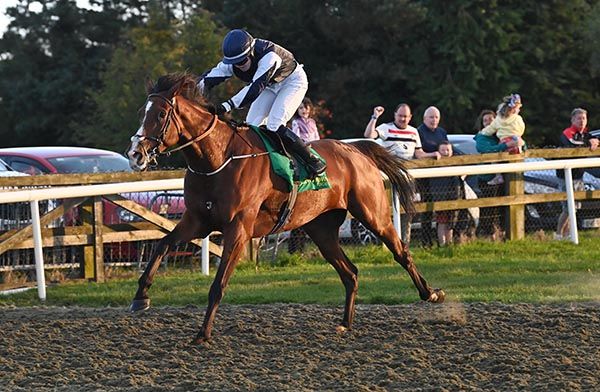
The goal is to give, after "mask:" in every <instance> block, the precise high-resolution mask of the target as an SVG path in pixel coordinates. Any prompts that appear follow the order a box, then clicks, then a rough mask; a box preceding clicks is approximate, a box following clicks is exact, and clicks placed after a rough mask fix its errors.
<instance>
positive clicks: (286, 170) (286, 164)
mask: <svg viewBox="0 0 600 392" xmlns="http://www.w3.org/2000/svg"><path fill="white" fill-rule="evenodd" d="M250 128H252V130H253V131H254V132H256V133H257V134H258V136H260V138H261V140H262V141H263V143H264V144H265V148H266V150H267V151H268V152H269V157H270V158H271V167H273V170H274V171H275V173H276V174H277V175H278V176H279V177H281V178H283V179H284V180H285V181H286V182H287V184H288V186H289V190H290V191H291V190H292V187H293V185H294V181H297V182H298V193H300V192H304V191H309V190H312V191H315V190H318V189H327V188H331V185H330V184H329V179H328V178H327V173H323V174H320V175H318V176H317V177H315V178H314V179H312V180H311V179H309V178H308V169H307V168H306V166H305V165H304V163H303V162H302V161H301V160H297V162H298V166H299V169H298V174H299V178H294V169H293V162H292V160H291V159H290V158H288V157H287V156H285V155H283V154H281V153H280V152H278V151H277V150H276V149H275V148H274V147H273V143H272V142H271V139H270V138H269V137H268V136H267V135H265V134H264V132H265V131H263V130H262V129H260V128H258V127H255V126H254V125H250ZM311 151H312V153H313V154H315V155H316V156H317V157H318V158H319V159H320V160H322V161H323V162H325V160H324V159H323V158H321V156H320V155H319V154H317V152H316V151H315V150H314V149H312V148H311Z"/></svg>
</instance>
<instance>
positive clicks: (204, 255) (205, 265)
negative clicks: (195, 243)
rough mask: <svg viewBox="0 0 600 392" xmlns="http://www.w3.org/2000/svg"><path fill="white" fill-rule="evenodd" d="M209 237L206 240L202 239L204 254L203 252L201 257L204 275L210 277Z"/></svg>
mask: <svg viewBox="0 0 600 392" xmlns="http://www.w3.org/2000/svg"><path fill="white" fill-rule="evenodd" d="M209 237H210V236H206V237H204V238H202V252H201V256H202V275H208V273H209V272H208V243H209Z"/></svg>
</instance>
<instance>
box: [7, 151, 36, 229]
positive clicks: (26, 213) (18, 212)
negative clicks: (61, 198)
mask: <svg viewBox="0 0 600 392" xmlns="http://www.w3.org/2000/svg"><path fill="white" fill-rule="evenodd" d="M23 176H25V177H26V176H27V174H25V173H21V172H18V171H16V170H13V169H12V168H11V167H10V166H9V165H7V164H6V162H4V161H3V160H1V159H0V177H23ZM46 204H47V203H46ZM30 220H31V212H30V208H29V203H13V204H0V231H6V230H10V229H11V228H13V227H15V226H17V225H18V224H20V223H22V222H24V221H30Z"/></svg>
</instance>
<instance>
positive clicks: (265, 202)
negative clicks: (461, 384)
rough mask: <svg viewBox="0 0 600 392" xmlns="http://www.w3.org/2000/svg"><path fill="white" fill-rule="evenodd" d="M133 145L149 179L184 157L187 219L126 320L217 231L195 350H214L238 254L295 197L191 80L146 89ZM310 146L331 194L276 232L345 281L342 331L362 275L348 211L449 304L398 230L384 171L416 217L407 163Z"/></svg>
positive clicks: (373, 151) (248, 137)
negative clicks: (179, 260)
mask: <svg viewBox="0 0 600 392" xmlns="http://www.w3.org/2000/svg"><path fill="white" fill-rule="evenodd" d="M131 141H132V143H131V146H130V148H129V150H128V152H127V156H128V157H129V161H130V165H131V167H132V168H133V169H135V170H140V171H141V170H146V169H147V168H148V167H149V166H150V165H151V164H152V163H153V162H155V161H156V158H157V157H158V156H159V155H163V154H168V153H170V152H173V151H175V150H180V151H181V152H182V153H183V155H184V157H185V160H186V163H187V165H188V170H187V172H186V175H185V185H184V198H185V205H186V211H185V213H184V214H183V217H182V218H181V220H180V221H179V223H178V224H177V226H176V227H175V228H174V229H173V231H172V232H171V233H169V234H167V235H166V236H165V237H163V239H162V240H161V241H160V242H159V243H158V246H157V248H156V250H155V252H154V254H153V255H152V257H151V259H150V261H149V263H148V265H147V266H146V269H145V270H144V272H143V273H142V275H141V276H140V278H139V281H138V283H139V286H138V290H137V292H136V294H135V297H134V300H133V302H132V304H131V307H130V310H131V311H139V310H145V309H147V308H149V307H150V299H149V297H148V289H149V288H150V286H151V285H152V282H153V280H154V275H155V274H156V271H157V269H158V267H159V265H160V262H161V260H162V259H163V257H164V256H165V255H166V254H167V253H168V251H169V249H170V248H171V247H172V246H174V245H175V244H177V243H180V242H187V241H190V240H192V239H195V238H204V237H206V236H208V235H209V234H210V233H211V232H213V231H219V232H221V233H223V254H222V257H221V263H220V264H219V267H218V270H217V272H216V275H215V278H214V281H213V283H212V285H211V287H210V291H209V295H208V306H207V309H206V314H205V317H204V322H203V324H202V327H201V329H200V331H199V332H198V334H197V336H196V338H195V339H194V340H193V343H201V342H205V341H208V340H209V339H210V338H211V333H212V328H213V322H214V319H215V316H216V312H217V308H218V306H219V303H220V301H221V299H222V298H223V295H224V291H225V289H226V287H227V284H228V282H229V279H230V278H231V275H232V273H233V270H234V268H235V267H236V265H237V263H238V262H239V259H240V253H241V251H242V250H243V249H244V246H245V245H246V244H247V243H248V241H250V239H251V238H259V237H263V236H265V235H267V234H268V233H269V232H270V231H271V230H272V229H273V227H274V226H275V225H276V223H277V222H278V214H279V212H280V210H281V209H282V206H284V204H286V201H287V200H288V198H289V196H290V192H289V187H288V184H287V183H286V182H284V180H283V179H282V178H280V177H279V176H277V175H276V174H275V173H274V171H273V170H272V169H271V166H270V161H269V156H268V154H267V153H266V152H265V148H264V144H263V142H262V141H261V139H260V137H259V136H258V135H257V134H256V133H255V132H253V131H251V130H249V129H248V128H247V127H239V126H235V125H232V124H231V123H228V122H224V121H222V120H221V119H219V118H218V116H217V115H216V114H215V110H214V106H213V105H211V104H210V103H209V102H208V101H207V100H206V99H205V98H204V97H202V95H201V93H200V91H199V90H198V89H197V87H196V77H195V76H194V75H192V74H190V73H175V74H169V75H165V76H162V77H160V78H159V79H158V80H157V81H156V82H155V83H154V84H149V85H148V98H147V100H146V104H145V106H144V108H143V119H142V122H141V126H140V128H139V129H138V131H137V133H136V134H135V135H134V136H133V137H132V138H131ZM312 146H313V148H314V149H315V150H316V151H317V152H318V153H319V154H320V155H321V157H323V158H324V159H325V160H326V161H327V172H326V173H327V176H328V178H329V181H330V184H331V188H328V189H321V190H309V191H304V192H302V193H299V194H298V195H297V199H296V202H295V207H294V208H293V211H292V213H291V215H290V216H289V219H288V221H287V222H286V223H285V224H284V225H283V227H281V228H280V229H279V231H285V230H291V229H294V228H297V227H302V228H303V229H304V230H305V231H306V233H307V234H308V235H309V236H310V238H311V239H312V240H313V241H314V243H315V244H316V245H317V246H318V248H319V250H320V252H321V254H322V255H323V257H324V258H325V259H326V260H327V261H328V262H329V263H330V264H331V265H332V266H333V268H335V270H336V271H337V273H338V274H339V276H340V278H341V280H342V283H343V285H344V287H345V289H346V301H345V306H344V316H343V319H342V322H341V324H340V325H338V326H337V327H336V329H337V331H338V332H344V331H346V330H349V329H351V327H352V321H353V318H354V309H355V297H356V293H357V290H358V269H357V268H356V266H354V264H352V262H351V261H350V260H349V259H348V257H347V256H346V255H345V254H344V252H343V250H342V249H341V247H340V245H339V227H340V226H341V224H342V223H343V222H344V220H345V219H346V215H347V212H348V211H349V212H350V213H351V214H352V216H353V217H354V218H355V219H358V220H359V221H360V222H361V223H362V224H363V225H364V226H365V227H367V228H368V229H369V230H371V231H372V232H373V233H374V234H375V235H376V236H377V237H379V238H380V239H381V241H382V242H383V243H384V244H385V245H386V246H387V247H388V249H390V250H391V252H392V253H393V255H394V259H395V260H396V261H397V262H398V263H400V265H402V267H404V269H405V270H406V271H407V272H408V274H409V275H410V277H411V279H412V281H413V283H414V285H415V286H416V288H417V290H418V292H419V296H420V298H421V299H422V300H424V301H429V302H438V303H440V302H443V301H444V298H445V294H444V292H443V291H442V290H441V289H432V288H431V287H429V285H428V284H427V282H426V281H425V279H424V278H423V276H421V274H420V273H419V272H418V270H417V268H416V266H415V263H414V262H413V259H412V256H411V254H410V252H409V250H408V246H407V244H405V243H403V242H401V241H400V239H399V238H398V235H397V233H396V231H395V229H394V226H393V224H392V220H391V211H390V203H389V200H388V196H387V193H386V191H385V186H384V181H383V178H382V176H381V173H380V170H381V171H382V172H384V173H385V174H386V175H387V177H388V178H389V181H390V182H391V184H392V186H394V188H396V189H397V190H398V192H399V195H400V200H401V205H402V206H403V207H404V209H405V210H406V211H413V206H412V196H413V193H414V182H413V180H412V178H411V177H410V176H409V175H408V173H407V172H406V171H405V169H404V167H403V162H402V160H401V159H399V158H396V157H395V156H393V155H392V154H390V153H389V152H388V151H387V150H386V149H385V148H383V147H381V146H379V145H378V144H376V143H372V142H369V141H362V142H357V143H350V144H348V143H343V142H340V141H337V140H331V139H324V140H320V141H317V142H314V143H312Z"/></svg>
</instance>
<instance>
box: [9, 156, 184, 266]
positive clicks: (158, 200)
mask: <svg viewBox="0 0 600 392" xmlns="http://www.w3.org/2000/svg"><path fill="white" fill-rule="evenodd" d="M0 159H2V160H4V161H5V162H6V163H8V164H9V165H10V166H11V167H12V168H13V169H14V170H16V171H19V172H23V173H27V174H31V175H37V174H55V173H59V174H75V173H111V172H131V171H132V170H131V168H130V167H129V161H128V160H127V158H125V157H124V156H122V155H121V154H118V153H116V152H113V151H108V150H101V149H95V148H85V147H62V146H61V147H16V148H2V149H0ZM122 196H124V197H126V198H128V199H131V200H134V201H136V202H137V203H138V204H141V205H144V206H146V208H148V209H150V210H152V211H153V212H156V213H158V214H161V215H163V216H165V217H168V218H171V219H173V218H178V217H180V216H181V214H183V211H184V210H185V205H184V202H183V194H182V192H165V191H161V192H136V193H124V194H122ZM103 210H104V213H103V219H104V223H106V224H114V223H122V222H133V221H138V220H141V219H140V218H139V217H138V216H137V215H135V214H132V213H130V212H129V211H127V210H124V209H122V208H120V207H117V206H116V205H114V204H112V203H110V202H104V204H103ZM78 220H79V217H78V214H77V213H76V212H75V211H74V212H71V213H69V214H67V215H66V218H65V222H64V224H65V225H73V224H75V223H76V222H77V221H78ZM117 245H118V244H117ZM105 249H106V250H110V251H112V253H113V254H115V252H118V253H119V254H118V255H115V256H114V257H116V258H133V257H134V255H133V254H132V252H135V251H134V250H132V249H133V248H131V247H130V246H128V244H126V243H123V244H121V246H119V247H118V249H117V247H115V246H107V248H105Z"/></svg>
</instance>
